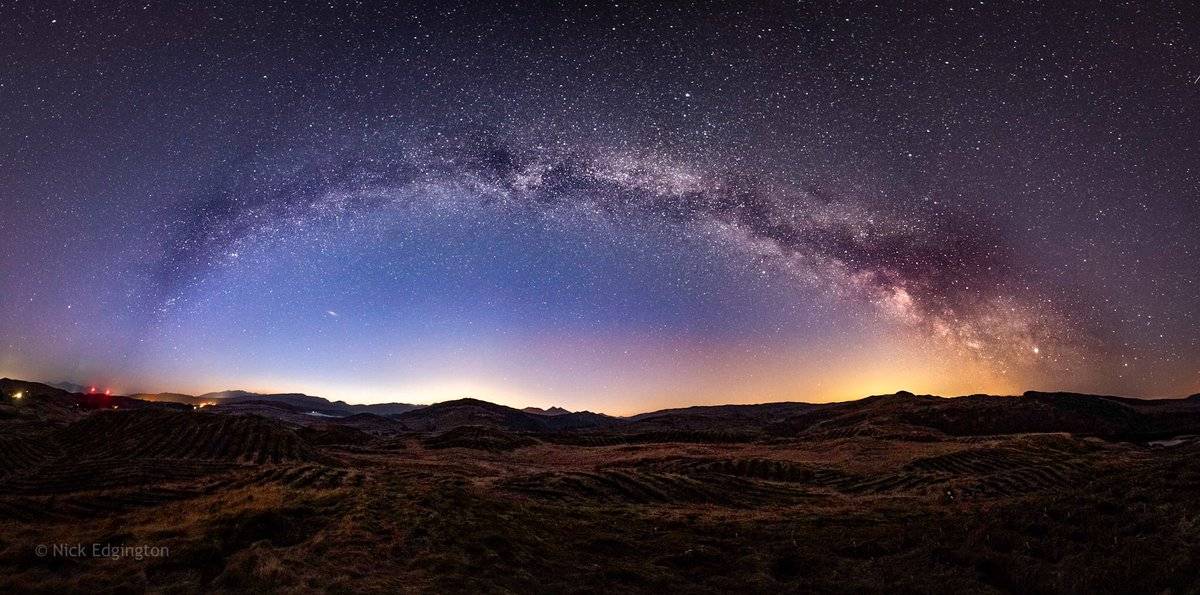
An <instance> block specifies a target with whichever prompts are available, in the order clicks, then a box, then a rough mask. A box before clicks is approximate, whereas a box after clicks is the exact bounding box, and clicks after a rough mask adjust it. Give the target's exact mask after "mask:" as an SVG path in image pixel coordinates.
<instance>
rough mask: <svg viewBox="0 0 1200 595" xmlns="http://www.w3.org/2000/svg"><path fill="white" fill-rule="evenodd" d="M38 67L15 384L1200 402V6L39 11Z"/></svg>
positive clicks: (29, 6)
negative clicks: (1049, 393)
mask: <svg viewBox="0 0 1200 595" xmlns="http://www.w3.org/2000/svg"><path fill="white" fill-rule="evenodd" d="M918 4H920V3H918ZM0 63H3V64H4V76H3V77H2V78H0V130H3V133H2V134H0V242H3V249H2V250H0V376H8V377H19V378H32V379H41V380H46V381H64V380H69V381H72V382H81V383H84V384H85V385H97V386H101V387H107V388H111V389H112V390H113V391H114V393H121V394H129V393H133V392H137V391H147V392H152V391H161V390H173V391H183V392H191V393H195V394H199V393H203V392H206V391H212V390H220V389H224V388H246V389H251V390H260V391H276V392H282V391H305V392H308V393H314V394H321V395H324V396H327V397H331V398H339V399H345V400H347V401H350V402H373V401H384V400H388V401H404V402H413V403H430V402H434V401H440V400H446V399H449V398H456V397H461V396H474V397H479V398H483V399H487V400H489V401H493V402H498V403H504V404H507V405H514V406H525V405H542V406H546V405H550V404H561V405H565V406H567V407H568V408H570V409H573V410H577V409H585V408H586V409H591V410H593V411H603V412H607V413H614V414H627V413H633V412H639V411H648V410H651V409H655V408H662V407H668V406H679V405H685V404H699V403H737V402H763V401H773V400H805V401H827V400H842V399H848V398H853V397H858V396H861V395H865V394H872V393H882V392H893V391H895V390H898V389H901V388H907V389H909V390H913V391H916V392H920V393H939V394H964V393H973V392H990V393H994V394H1012V393H1019V392H1021V391H1023V390H1025V389H1032V388H1036V389H1043V390H1072V391H1086V392H1099V393H1108V394H1126V395H1134V396H1182V395H1186V394H1191V393H1195V392H1200V324H1198V322H1200V321H1198V320H1197V314H1198V313H1200V287H1197V279H1200V234H1197V233H1196V222H1197V221H1200V197H1198V193H1200V187H1198V186H1197V175H1198V174H1200V155H1198V153H1197V151H1198V148H1200V147H1198V145H1197V141H1198V139H1200V117H1198V115H1197V109H1196V108H1197V105H1198V100H1200V78H1198V77H1200V9H1197V7H1196V6H1195V5H1194V4H1192V3H1188V2H1178V3H1166V4H1161V5H1155V6H1153V7H1149V6H1142V5H1141V4H1139V3H1124V4H1110V5H1105V6H1103V7H1098V6H1096V5H1094V4H1093V3H1084V2H1056V3H1052V5H1044V4H1034V3H1030V4H1021V3H1008V2H1003V3H1002V2H978V1H975V2H949V3H936V4H935V3H930V4H929V5H924V6H916V5H912V6H910V7H909V8H899V7H880V6H875V5H871V4H850V5H846V6H841V7H822V6H814V5H810V4H806V3H783V2H778V3H775V2H765V3H754V5H747V4H744V3H730V4H720V3H711V4H710V3H703V4H695V5H683V4H671V5H666V6H654V5H652V4H650V3H628V4H627V3H614V4H590V3H589V4H587V5H583V4H576V3H572V4H570V5H568V6H554V5H552V4H550V3H545V4H542V3H522V4H520V5H515V6H511V5H504V4H503V3H481V4H479V5H475V4H466V3H433V4H420V5H417V4H414V5H412V6H388V5H357V4H352V5H345V6H342V5H333V6H330V5H300V4H294V5H287V6H281V5H267V4H262V3H243V2H228V3H223V2H213V3H203V4H189V5H176V4H175V3H149V4H147V3H130V2H112V3H110V2H104V3H81V4H77V3H66V2H38V3H22V2H17V3H12V2H6V3H3V4H0Z"/></svg>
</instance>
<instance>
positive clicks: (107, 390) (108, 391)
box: [104, 388, 112, 397]
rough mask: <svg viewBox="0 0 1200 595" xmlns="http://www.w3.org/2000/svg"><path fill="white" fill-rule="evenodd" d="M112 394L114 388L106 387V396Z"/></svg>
mask: <svg viewBox="0 0 1200 595" xmlns="http://www.w3.org/2000/svg"><path fill="white" fill-rule="evenodd" d="M111 394H112V389H110V388H106V389H104V396H106V397H107V396H109V395H111Z"/></svg>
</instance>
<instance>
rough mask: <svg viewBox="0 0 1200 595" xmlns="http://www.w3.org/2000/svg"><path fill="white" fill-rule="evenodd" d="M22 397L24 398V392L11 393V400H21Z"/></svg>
mask: <svg viewBox="0 0 1200 595" xmlns="http://www.w3.org/2000/svg"><path fill="white" fill-rule="evenodd" d="M24 396H25V393H24V391H17V392H15V393H13V399H15V400H17V401H19V400H21V398H22V397H24Z"/></svg>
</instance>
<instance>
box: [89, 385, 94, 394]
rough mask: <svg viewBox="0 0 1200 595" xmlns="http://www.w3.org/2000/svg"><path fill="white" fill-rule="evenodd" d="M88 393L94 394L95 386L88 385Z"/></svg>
mask: <svg viewBox="0 0 1200 595" xmlns="http://www.w3.org/2000/svg"><path fill="white" fill-rule="evenodd" d="M88 393H90V394H95V393H96V387H94V386H89V387H88Z"/></svg>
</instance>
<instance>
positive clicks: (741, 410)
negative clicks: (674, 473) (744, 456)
mask: <svg viewBox="0 0 1200 595" xmlns="http://www.w3.org/2000/svg"><path fill="white" fill-rule="evenodd" d="M0 389H2V390H4V391H6V392H11V393H15V392H23V393H26V394H28V395H31V396H32V395H37V396H39V398H38V399H35V400H32V402H27V403H26V404H25V405H23V406H22V407H21V408H18V409H24V410H26V411H27V412H30V411H35V410H37V408H38V407H41V408H43V409H45V411H46V412H47V414H48V415H49V414H52V416H54V415H65V416H67V417H70V416H76V415H77V414H78V412H79V411H82V410H87V409H96V408H111V407H118V408H140V407H146V406H152V405H159V406H170V407H174V408H179V407H186V408H188V409H192V408H203V409H205V410H208V411H212V412H214V413H228V414H252V415H259V416H262V417H267V418H273V419H276V420H279V421H282V422H285V423H287V424H290V425H292V426H297V427H300V426H302V427H330V426H339V427H342V428H345V429H347V430H354V431H358V432H365V433H367V434H370V435H374V436H381V435H390V434H399V433H404V432H435V433H436V432H444V431H447V430H451V429H455V428H461V427H467V426H473V427H484V428H491V429H494V430H498V431H502V432H511V433H518V434H533V435H541V436H542V437H543V438H545V439H548V440H553V441H582V442H584V443H587V442H589V441H609V442H611V441H614V440H615V441H618V442H619V441H631V440H632V441H726V442H728V441H742V440H746V441H759V440H775V439H786V438H797V437H805V438H837V437H841V436H847V437H850V436H876V437H883V438H895V439H909V440H927V439H940V437H946V436H973V435H1001V434H1020V433H1044V432H1067V433H1072V434H1078V435H1085V436H1096V437H1101V438H1106V439H1130V440H1151V439H1156V438H1160V437H1164V436H1175V435H1184V434H1200V395H1192V396H1191V397H1188V398H1185V399H1135V398H1129V397H1119V396H1108V395H1083V394H1075V393H1046V392H1035V391H1030V392H1026V393H1024V394H1023V395H1021V396H1015V397H1012V396H991V395H970V396H964V397H954V398H944V397H937V396H931V395H914V394H912V393H908V392H904V391H901V392H898V393H895V394H891V395H877V396H871V397H866V398H863V399H859V400H855V401H846V402H840V403H800V402H784V403H766V404H757V405H716V406H697V407H685V408H676V409H665V410H661V411H653V412H649V413H642V414H639V415H634V416H630V417H613V416H608V415H603V414H599V413H592V412H588V411H581V412H571V411H567V410H565V409H562V408H560V407H552V408H550V409H539V408H526V409H515V408H512V407H506V406H504V405H498V404H495V403H489V402H487V401H481V400H478V399H457V400H453V401H446V402H442V403H437V404H434V405H428V406H420V405H410V404H404V403H384V404H375V405H351V404H348V403H345V402H344V401H330V400H328V399H324V398H321V397H314V396H311V395H304V394H292V393H289V394H258V393H251V392H246V391H222V392H217V393H208V394H204V395H198V396H192V395H183V394H178V393H156V394H138V395H133V396H131V397H124V396H116V395H114V396H107V395H102V394H85V393H79V392H69V391H66V390H61V389H57V388H52V387H50V386H48V385H44V384H37V383H30V382H22V381H16V380H8V379H5V380H0ZM0 396H3V395H0ZM8 397H9V399H11V395H9V396H8ZM3 403H4V401H3V400H0V404H3ZM16 405H18V403H17V402H16V401H12V402H11V403H10V405H7V406H10V407H11V406H16ZM18 409H14V410H13V411H18ZM55 412H56V413H55ZM493 438H494V437H493Z"/></svg>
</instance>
